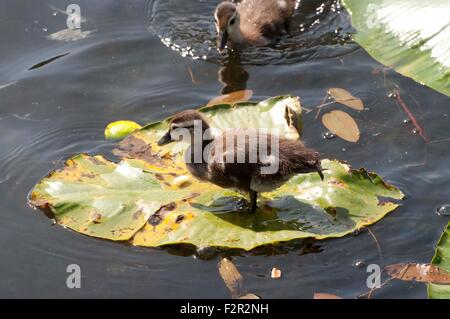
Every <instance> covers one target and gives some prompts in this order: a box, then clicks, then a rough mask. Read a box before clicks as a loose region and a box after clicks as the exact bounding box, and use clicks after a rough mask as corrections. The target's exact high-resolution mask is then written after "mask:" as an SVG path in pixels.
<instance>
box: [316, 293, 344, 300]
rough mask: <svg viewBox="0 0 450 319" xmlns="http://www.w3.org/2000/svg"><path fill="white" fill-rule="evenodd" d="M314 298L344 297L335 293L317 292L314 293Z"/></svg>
mask: <svg viewBox="0 0 450 319" xmlns="http://www.w3.org/2000/svg"><path fill="white" fill-rule="evenodd" d="M314 299H342V298H341V297H339V296H336V295H333V294H327V293H320V292H316V293H315V294H314Z"/></svg>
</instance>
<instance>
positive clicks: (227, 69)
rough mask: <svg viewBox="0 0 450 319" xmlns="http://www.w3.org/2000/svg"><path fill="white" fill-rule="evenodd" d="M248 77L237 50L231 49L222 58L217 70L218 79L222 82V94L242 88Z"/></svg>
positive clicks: (245, 84) (244, 86) (245, 85)
mask: <svg viewBox="0 0 450 319" xmlns="http://www.w3.org/2000/svg"><path fill="white" fill-rule="evenodd" d="M248 79H249V74H248V72H247V71H246V70H245V69H244V67H243V66H242V65H241V57H240V55H239V52H238V51H231V50H230V53H229V54H228V56H227V57H226V58H225V59H224V60H223V62H222V63H221V66H220V68H219V71H218V80H219V82H220V83H222V84H223V88H222V90H221V93H222V94H228V93H231V92H234V91H240V90H244V89H245V88H246V87H247V81H248Z"/></svg>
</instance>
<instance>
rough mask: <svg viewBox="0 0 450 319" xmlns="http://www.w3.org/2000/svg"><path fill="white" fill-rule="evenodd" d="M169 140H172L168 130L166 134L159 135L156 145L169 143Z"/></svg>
mask: <svg viewBox="0 0 450 319" xmlns="http://www.w3.org/2000/svg"><path fill="white" fill-rule="evenodd" d="M170 142H172V138H171V136H170V132H169V131H168V132H167V133H166V134H164V135H163V137H161V139H160V140H159V141H158V145H159V146H163V145H166V144H169V143H170Z"/></svg>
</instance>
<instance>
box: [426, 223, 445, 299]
mask: <svg viewBox="0 0 450 319" xmlns="http://www.w3.org/2000/svg"><path fill="white" fill-rule="evenodd" d="M431 264H432V265H434V266H436V267H439V268H440V269H442V270H444V271H446V272H447V273H450V223H448V225H447V227H446V228H445V230H444V232H443V233H442V236H441V238H440V239H439V242H438V244H437V247H436V252H435V254H434V257H433V259H432V261H431ZM428 297H429V298H431V299H450V284H446V285H440V284H435V283H430V284H428Z"/></svg>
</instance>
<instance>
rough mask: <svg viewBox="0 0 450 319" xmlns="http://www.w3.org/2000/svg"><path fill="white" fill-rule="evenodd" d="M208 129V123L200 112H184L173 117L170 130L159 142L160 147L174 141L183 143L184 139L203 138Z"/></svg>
mask: <svg viewBox="0 0 450 319" xmlns="http://www.w3.org/2000/svg"><path fill="white" fill-rule="evenodd" d="M208 129H209V125H208V122H207V121H206V119H205V117H204V116H203V115H202V114H201V113H200V112H199V111H197V110H186V111H182V112H180V113H177V114H175V115H174V116H173V117H172V119H171V120H170V122H169V130H168V131H167V132H166V133H165V134H164V135H163V137H161V139H160V140H159V141H158V145H159V146H162V145H165V144H168V143H170V142H173V141H181V140H182V139H184V138H187V139H188V140H189V139H190V140H191V141H192V140H193V138H194V137H199V138H203V136H204V133H205V131H206V130H208ZM200 134H201V135H200ZM199 135H200V136H199Z"/></svg>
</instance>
